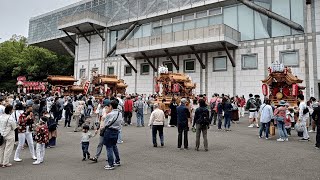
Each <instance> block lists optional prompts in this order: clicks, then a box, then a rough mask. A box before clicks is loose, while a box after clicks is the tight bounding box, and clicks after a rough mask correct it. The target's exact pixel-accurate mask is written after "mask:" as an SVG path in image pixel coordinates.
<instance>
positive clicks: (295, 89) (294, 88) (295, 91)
mask: <svg viewBox="0 0 320 180" xmlns="http://www.w3.org/2000/svg"><path fill="white" fill-rule="evenodd" d="M298 92H299V87H298V85H297V84H292V96H298Z"/></svg>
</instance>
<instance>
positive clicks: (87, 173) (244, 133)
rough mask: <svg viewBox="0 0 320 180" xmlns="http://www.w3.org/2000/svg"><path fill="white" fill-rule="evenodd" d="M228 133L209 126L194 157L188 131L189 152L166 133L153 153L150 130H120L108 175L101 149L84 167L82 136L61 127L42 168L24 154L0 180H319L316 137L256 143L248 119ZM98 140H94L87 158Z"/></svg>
mask: <svg viewBox="0 0 320 180" xmlns="http://www.w3.org/2000/svg"><path fill="white" fill-rule="evenodd" d="M146 119H148V116H147V118H146ZM134 122H135V121H134ZM146 122H147V121H146ZM146 124H147V123H146ZM231 129H232V131H231V132H224V131H218V130H217V129H216V127H215V126H212V127H211V128H210V129H209V132H208V141H209V151H208V152H205V151H204V149H203V145H201V149H200V151H199V152H197V151H195V150H194V147H195V133H192V132H191V131H190V132H189V150H180V149H178V148H177V129H176V128H167V127H166V128H165V129H164V135H165V146H164V147H163V148H161V147H158V148H154V147H153V146H152V142H151V130H150V128H149V127H141V128H137V127H134V126H129V127H124V128H123V140H124V143H123V144H120V145H118V147H119V150H120V156H121V163H122V165H121V166H120V167H117V168H116V169H115V170H112V171H107V170H104V168H103V166H104V165H105V163H106V162H105V159H106V158H105V157H106V151H105V149H104V150H103V153H102V157H101V158H100V159H99V160H100V161H98V163H92V162H91V161H84V162H83V161H81V160H82V151H81V146H80V136H81V133H80V132H78V133H74V132H73V131H72V130H73V129H72V128H68V129H67V128H63V127H60V128H59V137H58V140H57V143H58V144H57V147H55V148H51V149H46V155H45V162H44V163H43V164H41V165H39V166H35V165H32V162H33V161H32V159H31V157H30V154H29V151H28V149H27V148H25V149H24V150H23V153H22V155H21V158H22V159H23V162H20V163H17V162H13V165H14V166H13V167H10V168H5V169H1V170H0V172H1V173H0V177H1V178H0V179H1V180H7V179H8V180H9V179H10V180H20V179H21V180H28V179H30V180H31V179H32V180H38V179H46V180H50V179H55V180H60V179H61V180H62V179H68V180H73V179H74V180H81V179H84V180H87V179H121V180H122V179H123V180H124V179H130V180H131V179H137V180H144V179H148V180H151V179H163V180H169V179H170V180H171V179H172V180H174V179H192V180H198V179H246V180H249V179H310V180H311V179H312V180H313V179H320V172H319V165H320V151H319V150H316V149H315V148H314V142H315V134H314V133H313V134H311V141H310V142H299V141H298V139H299V138H298V137H297V135H296V132H293V136H292V137H290V138H289V142H276V141H275V139H276V137H273V138H271V139H269V140H265V139H258V135H257V132H258V129H257V128H248V127H247V119H246V118H244V119H241V120H240V123H238V124H232V127H231ZM98 139H99V138H98V137H95V138H93V139H92V142H91V144H90V153H91V155H94V152H95V150H96V146H97V143H98Z"/></svg>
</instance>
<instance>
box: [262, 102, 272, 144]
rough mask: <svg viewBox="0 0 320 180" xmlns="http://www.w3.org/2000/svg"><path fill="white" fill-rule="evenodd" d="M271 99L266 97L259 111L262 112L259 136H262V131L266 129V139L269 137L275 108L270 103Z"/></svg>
mask: <svg viewBox="0 0 320 180" xmlns="http://www.w3.org/2000/svg"><path fill="white" fill-rule="evenodd" d="M270 103H271V100H270V99H265V100H264V103H263V104H262V105H261V107H260V109H259V111H260V114H261V117H260V124H261V125H260V131H259V138H262V132H263V131H265V133H266V139H268V138H269V127H270V121H271V119H272V117H273V110H272V107H271V105H270Z"/></svg>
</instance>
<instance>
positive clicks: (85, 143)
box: [81, 125, 98, 161]
mask: <svg viewBox="0 0 320 180" xmlns="http://www.w3.org/2000/svg"><path fill="white" fill-rule="evenodd" d="M89 128H90V127H89V126H88V125H84V126H83V127H82V137H81V145H82V153H83V158H82V161H85V160H86V158H88V159H90V153H89V151H88V150H89V140H90V138H92V137H94V136H95V135H96V134H97V132H98V131H96V133H95V134H94V135H92V134H91V133H90V132H89Z"/></svg>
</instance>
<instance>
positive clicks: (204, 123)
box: [198, 110, 210, 126]
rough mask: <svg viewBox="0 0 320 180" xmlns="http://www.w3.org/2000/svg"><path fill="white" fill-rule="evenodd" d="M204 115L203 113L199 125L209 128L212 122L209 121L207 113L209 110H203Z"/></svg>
mask: <svg viewBox="0 0 320 180" xmlns="http://www.w3.org/2000/svg"><path fill="white" fill-rule="evenodd" d="M201 111H202V113H201V116H200V119H199V120H198V123H199V124H200V125H201V126H209V124H210V120H209V116H208V115H209V113H208V112H207V110H201Z"/></svg>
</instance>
